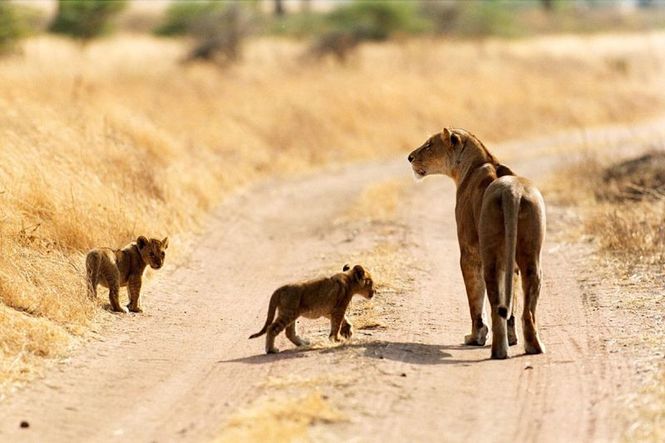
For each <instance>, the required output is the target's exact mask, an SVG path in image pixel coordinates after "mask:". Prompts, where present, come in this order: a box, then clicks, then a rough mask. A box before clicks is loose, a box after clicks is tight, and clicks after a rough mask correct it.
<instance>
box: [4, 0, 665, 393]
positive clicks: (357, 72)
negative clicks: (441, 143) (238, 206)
mask: <svg viewBox="0 0 665 443" xmlns="http://www.w3.org/2000/svg"><path fill="white" fill-rule="evenodd" d="M84 3H85V4H86V5H88V4H89V3H90V4H91V2H80V3H79V2H73V3H72V5H74V4H79V5H82V4H84ZM105 3H106V2H100V5H101V4H105ZM384 3H385V2H384ZM384 3H381V4H382V6H381V7H382V8H388V9H386V10H391V11H392V9H390V8H393V6H389V5H388V4H387V3H385V4H384ZM61 6H63V4H61ZM199 6H200V5H199ZM425 6H427V5H426V4H425ZM70 7H71V8H72V10H71V11H70V10H68V9H66V8H70ZM89 7H91V6H85V7H84V6H77V7H74V6H67V7H64V8H61V9H59V10H58V12H57V14H56V16H55V19H54V20H53V21H51V24H50V29H52V30H54V31H58V32H59V33H60V34H59V35H44V34H40V35H33V36H31V37H30V38H26V39H23V40H21V39H22V38H24V37H27V36H28V35H29V34H34V33H35V32H36V30H35V28H34V27H30V26H28V27H27V28H25V25H24V24H25V23H28V21H24V20H22V19H19V18H18V17H19V16H21V17H23V16H24V12H21V10H20V9H16V6H15V5H13V4H9V3H7V2H0V24H2V25H1V26H0V46H5V47H11V48H12V51H11V53H10V54H9V55H6V56H5V57H4V58H2V59H0V109H2V110H3V112H1V113H0V384H3V385H5V386H8V384H9V383H10V382H13V381H15V380H20V379H26V378H29V377H30V376H31V375H33V374H34V373H35V371H36V370H38V369H39V367H40V366H41V364H42V362H43V358H44V357H57V356H62V355H65V354H66V353H67V352H68V350H69V349H70V347H71V346H72V345H73V344H75V343H76V341H77V340H78V339H79V338H80V337H83V336H85V335H86V333H87V332H89V331H90V330H91V329H98V328H99V327H103V323H104V322H108V321H109V320H110V319H111V318H112V315H111V314H110V313H107V312H106V311H105V310H104V309H100V307H101V306H102V305H103V304H104V303H105V300H98V301H91V300H89V299H87V298H86V294H85V285H84V280H83V254H84V253H85V251H86V250H87V249H89V248H91V247H93V246H103V245H106V246H118V247H119V246H122V245H124V244H126V243H127V242H129V241H131V240H133V239H134V238H135V237H136V236H137V235H139V234H146V235H152V236H157V237H159V238H162V237H164V236H166V235H169V237H170V238H171V239H172V240H171V241H172V246H171V248H170V251H177V250H178V245H182V244H183V238H184V234H185V233H187V232H192V231H193V230H195V229H196V228H197V227H198V226H199V224H200V222H201V219H202V216H203V215H205V214H206V213H208V212H209V211H210V210H211V209H212V208H213V207H214V206H215V205H216V204H218V203H219V202H220V200H221V199H222V198H223V197H224V195H226V194H227V193H228V192H230V191H231V190H233V189H236V188H238V187H240V186H242V185H244V184H248V183H251V182H254V181H256V180H259V179H261V178H263V177H266V176H269V175H275V174H291V173H298V172H301V171H307V170H310V169H312V168H316V167H319V166H321V165H324V164H331V163H342V162H352V161H358V160H362V159H368V158H376V157H389V156H393V155H402V154H403V153H404V152H406V151H407V150H408V149H409V148H411V147H412V146H413V145H414V143H418V142H419V141H421V140H422V139H423V136H424V134H429V133H432V132H434V131H437V130H440V127H441V125H442V124H448V125H453V126H462V127H470V128H474V131H475V132H477V133H478V135H479V136H481V138H482V139H483V140H488V141H494V142H496V141H501V140H506V139H509V138H516V137H524V136H528V135H535V134H542V133H547V132H550V131H554V130H558V129H564V128H571V127H579V126H587V125H598V124H603V123H612V122H619V121H621V122H625V121H636V120H638V119H641V118H645V117H648V116H652V115H655V114H658V113H660V112H662V111H663V109H664V104H665V87H664V86H665V85H664V84H663V75H662V63H663V60H662V56H658V55H657V54H663V48H665V35H664V34H661V33H653V34H650V35H648V36H645V35H642V34H625V35H621V36H617V35H602V36H588V37H573V36H566V37H557V36H553V37H541V38H537V39H533V40H524V41H519V40H518V41H507V40H502V39H494V38H493V39H489V40H476V39H469V40H465V41H457V42H455V43H452V42H451V40H450V39H447V38H439V37H434V35H435V32H434V30H433V29H434V27H433V25H432V22H429V24H428V22H427V20H424V19H423V15H422V13H420V12H418V11H420V10H419V9H414V8H415V7H414V6H408V7H407V6H404V4H401V5H400V6H399V9H397V8H395V10H394V13H395V15H394V17H397V18H394V17H393V16H390V17H393V18H394V19H393V18H391V19H389V20H387V21H386V22H385V23H384V22H380V25H376V21H372V20H374V19H372V20H369V19H367V17H375V16H377V13H376V7H374V6H372V7H370V6H368V5H367V4H361V3H358V4H356V3H352V4H350V5H349V6H348V7H345V8H341V9H339V10H333V11H331V12H325V13H319V12H311V11H310V12H303V13H302V15H300V13H299V14H290V15H286V16H285V17H281V18H277V19H276V20H277V21H272V19H270V21H268V22H267V23H268V25H266V24H265V23H266V22H265V21H266V20H268V19H266V18H265V16H263V15H261V14H263V13H262V12H261V11H260V10H259V9H255V10H253V12H251V13H250V14H249V15H234V14H236V13H235V12H230V11H233V10H232V9H228V8H220V9H219V10H215V11H214V13H212V14H209V12H210V11H208V12H206V15H207V16H208V17H210V16H213V17H215V16H217V15H216V14H220V15H219V17H225V20H231V23H236V24H238V32H237V33H235V31H234V33H231V34H232V35H231V37H228V36H227V37H220V35H226V34H220V33H219V32H218V31H217V30H218V29H222V30H223V31H224V32H227V31H228V28H229V27H228V26H222V27H221V28H218V27H216V26H217V25H216V24H215V23H216V22H214V23H212V24H210V28H205V26H203V25H192V24H191V22H190V21H187V20H185V21H184V22H179V20H180V19H181V18H182V17H183V16H185V15H187V14H190V12H184V10H185V9H187V8H189V6H188V7H187V8H185V7H184V5H180V6H177V8H183V9H182V11H180V12H177V11H176V12H177V13H174V12H173V11H175V10H176V7H175V6H174V7H173V9H171V11H170V12H167V15H166V18H165V19H164V20H163V21H161V24H160V27H159V33H160V34H168V35H171V36H173V35H180V34H183V33H184V34H186V35H189V36H190V37H191V36H193V37H194V40H195V41H196V42H195V47H194V50H192V46H191V42H190V40H188V39H181V38H174V37H172V38H164V37H161V36H155V35H149V34H145V35H140V36H138V35H131V36H130V35H128V34H125V33H122V32H120V33H119V34H116V35H108V34H107V35H106V36H105V38H102V39H99V40H94V38H95V37H98V36H100V35H101V34H102V33H101V30H102V29H104V30H110V29H111V27H107V26H106V25H107V24H108V25H109V26H111V25H112V20H111V19H112V18H113V17H114V14H116V13H120V9H119V7H118V9H117V10H116V9H114V8H115V7H114V8H111V10H105V12H104V14H105V15H104V20H101V21H100V22H99V23H100V25H99V26H97V27H95V28H94V29H92V30H90V29H84V28H81V27H80V26H79V25H80V24H81V22H82V21H85V20H87V19H82V18H80V17H87V16H86V14H88V13H89V11H88V9H87V8H89ZM197 7H198V6H197ZM206 7H208V6H206ZM236 7H237V5H236ZM487 7H489V6H487ZM492 7H494V6H492ZM373 8H374V9H373ZM482 8H485V6H483V7H482ZM482 8H481V9H482ZM482 10H484V9H482ZM67 11H69V12H67ZM243 11H244V10H243ZM372 11H374V12H372ZM479 11H480V9H479V10H478V11H476V12H473V14H481V12H479ZM467 13H469V14H470V13H471V12H464V13H463V14H467ZM527 13H529V14H531V13H533V14H546V12H542V11H540V10H538V11H532V12H528V11H527V10H524V11H523V14H525V15H526V14H527ZM555 13H561V14H565V13H566V12H565V9H562V10H561V11H559V12H555ZM239 14H240V13H239ZM242 14H245V12H242ZM307 14H312V16H308V15H307ZM441 14H443V12H441ZM460 14H462V13H460ZM482 14H485V12H483V13H482ZM488 14H489V13H488ZM496 14H499V15H492V14H490V16H491V17H492V18H491V20H490V22H492V23H493V20H498V19H497V18H496V17H498V16H500V13H498V12H497V13H496ZM501 14H502V13H501ZM194 16H195V17H198V18H195V19H192V20H201V16H200V15H198V16H197V15H196V14H194ZM378 16H379V17H383V15H381V14H378ZM72 17H75V18H72ZM76 17H79V18H76ZM233 17H236V18H237V17H249V19H248V21H247V23H251V25H247V26H249V28H247V27H246V26H245V24H244V23H245V22H244V21H243V22H242V25H240V23H241V22H239V21H236V22H234V21H233V20H236V19H234V18H233ZM359 17H360V18H359ZM400 17H401V18H400ZM404 17H407V18H408V20H407V19H404ZM455 17H464V15H462V16H458V15H456V16H455ZM118 18H120V16H118ZM68 20H69V21H68ZM220 20H221V19H220ZM237 20H240V19H237ZM242 20H244V18H243V19H242ZM261 20H264V22H263V23H264V25H262V26H258V25H256V24H257V23H262V22H261ZM363 20H365V21H367V23H368V24H364V25H363V26H355V27H353V32H356V33H359V32H361V31H360V30H362V32H363V33H365V34H362V35H363V41H367V43H364V44H363V45H362V46H360V47H359V48H358V54H357V56H356V57H355V58H354V60H353V62H352V63H349V64H346V65H344V64H337V63H329V62H327V61H320V62H315V61H313V60H311V59H305V60H304V59H303V58H302V57H301V55H302V54H303V53H305V52H306V51H307V49H308V47H309V46H310V40H306V41H299V40H293V39H283V38H274V37H272V36H271V35H266V34H273V33H277V32H278V33H280V34H282V35H284V34H287V35H302V31H300V30H298V28H299V26H311V25H308V24H307V23H308V21H311V22H312V23H317V21H322V22H325V23H328V25H326V27H324V28H323V29H330V30H333V31H336V32H347V30H346V29H342V28H343V27H344V26H348V23H354V22H357V23H361V22H362V23H365V22H364V21H363ZM455 20H462V19H461V18H455V19H454V20H453V21H451V22H450V23H451V25H450V26H451V27H450V28H447V29H448V30H447V31H446V30H445V29H444V31H445V32H444V31H441V32H444V34H445V33H447V32H452V33H454V34H455V35H459V36H462V35H463V33H462V32H461V31H460V32H456V31H453V29H454V26H460V27H461V28H463V29H468V28H467V27H466V26H462V25H453V24H454V23H457V22H456V21H455ZM488 20H489V19H488ZM6 23H11V26H10V25H6ZM178 23H180V24H178ZM196 23H198V22H196ZM298 23H301V24H302V25H301V24H298ZM386 23H388V24H386ZM342 24H345V25H342ZM206 26H207V25H206ZM328 27H329V28H328ZM373 27H374V28H373ZM204 28H205V29H209V31H205V32H202V33H201V34H200V35H196V33H197V32H199V31H201V30H202V29H204ZM245 29H252V31H251V32H249V31H247V32H246V31H245ZM377 29H379V30H378V31H377ZM483 29H490V28H487V27H485V28H483ZM255 30H256V31H255ZM405 30H408V32H406V31H405ZM98 31H100V32H98ZM484 32H485V31H484ZM405 33H409V34H410V33H417V34H423V33H425V35H419V36H418V37H410V38H401V39H398V40H392V41H389V42H385V43H379V42H378V41H380V40H384V39H388V38H389V37H396V36H399V35H402V36H403V35H404V34H405ZM61 34H64V35H61ZM306 34H307V35H308V36H310V37H311V38H312V39H314V38H315V36H314V35H313V34H315V32H314V31H312V33H309V32H308V33H306ZM485 34H489V35H493V34H502V33H501V32H495V31H491V30H489V31H486V32H485ZM68 35H74V36H76V37H77V38H76V39H70V38H68V37H67V36H68ZM234 35H235V36H242V39H243V41H242V48H243V49H242V57H240V50H239V49H238V52H237V54H236V55H237V56H236V57H231V56H228V57H227V56H225V55H224V53H222V58H223V59H224V60H226V61H228V60H230V59H232V60H233V61H234V63H233V64H228V63H226V62H225V65H226V66H227V69H225V70H220V69H218V67H217V66H215V65H211V64H206V63H191V64H182V63H181V62H182V61H183V60H185V59H192V58H196V59H198V58H204V59H206V58H207V57H192V55H193V54H196V51H197V48H198V50H199V51H203V49H201V45H205V44H206V42H207V41H210V39H212V41H213V43H215V45H217V46H216V47H215V48H219V47H224V46H225V45H226V43H228V41H229V40H228V39H231V40H232V39H233V38H234V37H233V36H234ZM249 35H253V36H254V38H252V39H249V40H247V39H246V38H245V37H247V36H249ZM355 35H361V34H355ZM6 36H9V37H6ZM81 38H83V39H86V40H89V42H88V43H87V44H86V45H81V44H80V43H79V41H78V40H79V39H81ZM224 39H227V40H224ZM220 41H221V43H220ZM238 42H240V38H239V39H238ZM14 49H16V51H14ZM192 51H194V52H192ZM213 52H214V51H213ZM179 234H180V235H179ZM174 240H175V241H174ZM175 254H176V255H177V252H175ZM169 260H173V255H171V256H170V257H169ZM167 261H168V260H167ZM150 303H151V302H150V300H148V301H147V302H146V304H147V305H148V309H149V305H150ZM100 324H101V326H100Z"/></svg>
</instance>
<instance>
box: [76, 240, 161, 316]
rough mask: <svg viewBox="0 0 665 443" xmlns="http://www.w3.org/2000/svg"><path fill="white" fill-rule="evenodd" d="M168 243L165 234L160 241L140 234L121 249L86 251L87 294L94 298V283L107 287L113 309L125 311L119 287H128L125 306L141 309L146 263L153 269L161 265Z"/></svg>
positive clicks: (136, 310) (95, 293) (140, 310)
mask: <svg viewBox="0 0 665 443" xmlns="http://www.w3.org/2000/svg"><path fill="white" fill-rule="evenodd" d="M168 246H169V239H168V237H166V238H165V239H164V240H161V241H160V240H157V239H156V238H151V239H150V240H148V239H147V238H145V237H144V236H140V237H139V238H137V239H136V241H135V242H132V243H130V244H128V245H127V246H125V247H124V248H122V249H111V248H97V249H93V250H92V251H90V252H88V255H87V256H86V257H85V267H86V271H87V276H88V291H89V292H88V295H89V296H90V298H95V297H96V296H97V284H101V285H102V286H104V287H106V288H108V289H109V299H110V301H111V308H112V309H113V310H114V311H115V312H127V310H126V309H125V308H123V307H122V306H120V302H119V301H118V291H119V289H120V287H121V286H127V292H128V293H129V304H128V305H127V307H128V308H129V310H130V311H132V312H143V310H142V309H141V305H140V304H139V295H140V292H141V279H142V277H143V271H144V270H145V267H146V266H147V265H150V267H151V268H153V269H159V268H161V267H162V265H163V264H164V257H165V253H164V250H165V249H166V248H168Z"/></svg>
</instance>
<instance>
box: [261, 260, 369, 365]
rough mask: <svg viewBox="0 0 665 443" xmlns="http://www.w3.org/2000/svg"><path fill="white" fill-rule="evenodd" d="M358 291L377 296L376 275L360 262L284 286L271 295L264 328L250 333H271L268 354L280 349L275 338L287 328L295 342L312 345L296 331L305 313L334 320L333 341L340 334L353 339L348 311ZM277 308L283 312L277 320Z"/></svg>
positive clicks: (331, 324)
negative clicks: (327, 275)
mask: <svg viewBox="0 0 665 443" xmlns="http://www.w3.org/2000/svg"><path fill="white" fill-rule="evenodd" d="M355 294H358V295H362V296H363V297H365V298H367V299H371V298H372V297H373V296H374V282H373V281H372V276H371V275H370V274H369V273H368V272H367V271H365V269H364V268H363V267H362V266H360V265H356V266H354V267H353V269H349V266H348V265H345V266H344V269H343V270H342V272H340V273H337V274H335V275H333V276H332V277H323V278H318V279H316V280H309V281H306V282H302V283H294V284H290V285H286V286H282V287H281V288H279V289H277V290H276V291H275V292H274V293H273V294H272V297H270V305H269V307H268V318H267V319H266V323H265V325H263V329H261V331H259V332H257V333H256V334H252V335H250V336H249V338H256V337H259V336H261V335H263V334H266V333H267V336H266V354H273V353H277V352H279V349H277V348H276V347H275V337H276V336H277V335H279V333H280V332H282V331H283V330H284V329H286V336H287V337H288V339H289V340H291V342H292V343H293V344H294V345H296V346H303V345H308V344H309V342H308V341H307V340H305V339H303V338H301V337H299V336H298V333H297V331H296V320H297V319H298V317H300V316H303V317H306V318H319V317H326V318H328V319H330V336H329V338H330V340H331V341H339V336H340V335H341V336H342V337H344V338H346V339H349V338H351V336H352V335H353V327H352V325H351V323H349V320H348V319H347V318H346V316H345V314H346V309H347V308H348V306H349V303H350V302H351V298H352V297H353V296H354V295H355ZM277 309H279V313H278V315H277V319H276V320H275V321H274V322H273V319H275V311H276V310H277Z"/></svg>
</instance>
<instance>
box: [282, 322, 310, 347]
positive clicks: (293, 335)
mask: <svg viewBox="0 0 665 443" xmlns="http://www.w3.org/2000/svg"><path fill="white" fill-rule="evenodd" d="M286 337H287V338H288V339H289V340H291V343H293V344H294V345H296V346H308V345H309V341H308V340H305V339H304V338H302V337H300V336H298V328H297V327H296V322H295V321H294V322H292V323H291V324H290V325H288V326H287V327H286Z"/></svg>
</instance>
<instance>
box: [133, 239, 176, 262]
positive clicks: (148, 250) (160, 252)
mask: <svg viewBox="0 0 665 443" xmlns="http://www.w3.org/2000/svg"><path fill="white" fill-rule="evenodd" d="M136 246H137V247H138V248H139V253H140V254H141V257H142V258H143V261H144V262H145V263H146V264H148V265H150V267H151V268H152V269H159V268H161V267H162V266H163V265H164V258H165V256H166V254H165V253H164V250H165V249H166V248H168V247H169V238H168V237H165V238H164V240H161V241H160V240H157V239H156V238H151V239H150V240H148V239H147V238H145V237H144V236H140V237H139V238H137V239H136Z"/></svg>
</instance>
